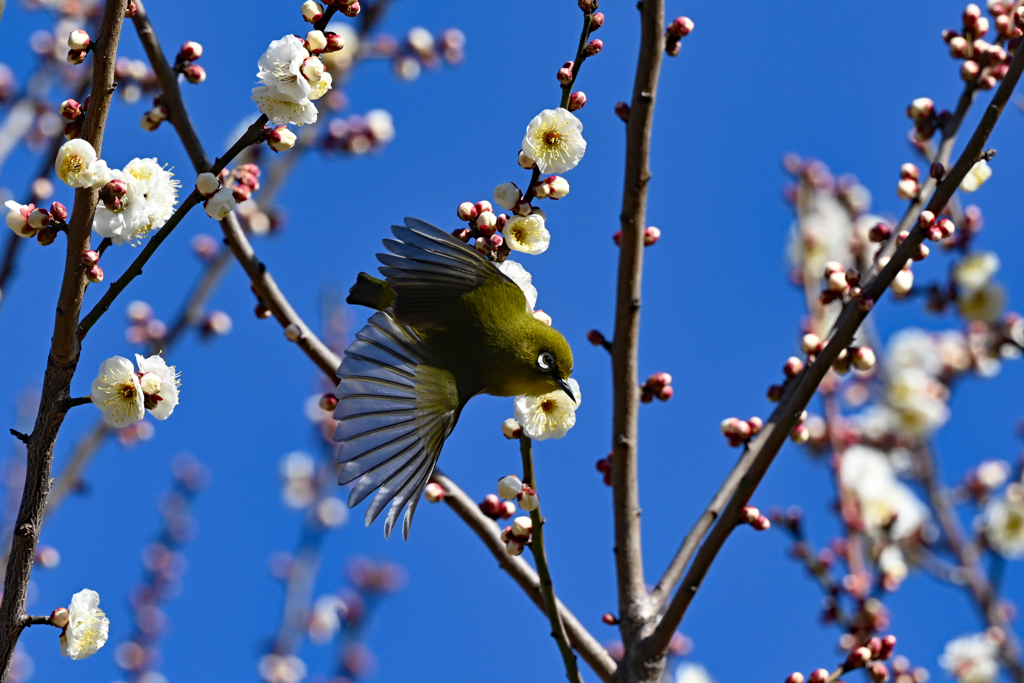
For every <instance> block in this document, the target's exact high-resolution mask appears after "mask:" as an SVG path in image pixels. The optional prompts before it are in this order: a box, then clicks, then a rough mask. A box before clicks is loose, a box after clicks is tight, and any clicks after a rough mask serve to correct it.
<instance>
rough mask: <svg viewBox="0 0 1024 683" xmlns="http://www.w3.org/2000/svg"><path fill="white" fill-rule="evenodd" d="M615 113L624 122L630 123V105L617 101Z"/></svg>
mask: <svg viewBox="0 0 1024 683" xmlns="http://www.w3.org/2000/svg"><path fill="white" fill-rule="evenodd" d="M615 115H616V116H618V117H619V118H620V119H622V120H623V121H624V122H626V123H629V105H628V104H626V103H625V102H622V101H619V102H616V103H615Z"/></svg>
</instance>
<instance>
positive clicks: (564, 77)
mask: <svg viewBox="0 0 1024 683" xmlns="http://www.w3.org/2000/svg"><path fill="white" fill-rule="evenodd" d="M557 78H558V82H559V83H561V84H562V85H569V84H570V83H572V69H567V68H565V67H564V66H563V67H562V68H561V69H559V70H558V74H557Z"/></svg>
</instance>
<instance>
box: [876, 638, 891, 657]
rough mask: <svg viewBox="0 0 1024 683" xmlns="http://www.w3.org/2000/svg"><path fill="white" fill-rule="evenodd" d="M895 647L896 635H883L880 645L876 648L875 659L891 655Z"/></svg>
mask: <svg viewBox="0 0 1024 683" xmlns="http://www.w3.org/2000/svg"><path fill="white" fill-rule="evenodd" d="M895 647H896V636H892V635H889V636H885V637H884V638H882V646H881V647H880V648H879V649H878V654H877V655H876V656H875V657H876V659H889V657H892V651H893V649H894V648H895Z"/></svg>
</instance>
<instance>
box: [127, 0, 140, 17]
mask: <svg viewBox="0 0 1024 683" xmlns="http://www.w3.org/2000/svg"><path fill="white" fill-rule="evenodd" d="M138 11H139V6H138V5H136V4H135V0H128V6H127V7H125V8H124V18H125V19H131V18H132V17H134V16H135V15H136V14H137V13H138Z"/></svg>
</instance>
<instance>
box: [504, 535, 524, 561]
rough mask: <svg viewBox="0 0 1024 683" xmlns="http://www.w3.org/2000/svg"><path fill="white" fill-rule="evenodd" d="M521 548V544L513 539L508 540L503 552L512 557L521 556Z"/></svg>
mask: <svg viewBox="0 0 1024 683" xmlns="http://www.w3.org/2000/svg"><path fill="white" fill-rule="evenodd" d="M523 547H524V546H523V544H522V543H520V542H519V541H517V540H515V539H509V540H508V542H507V543H505V552H507V553H508V554H509V555H512V556H513V557H516V556H518V555H522V554H523Z"/></svg>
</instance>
